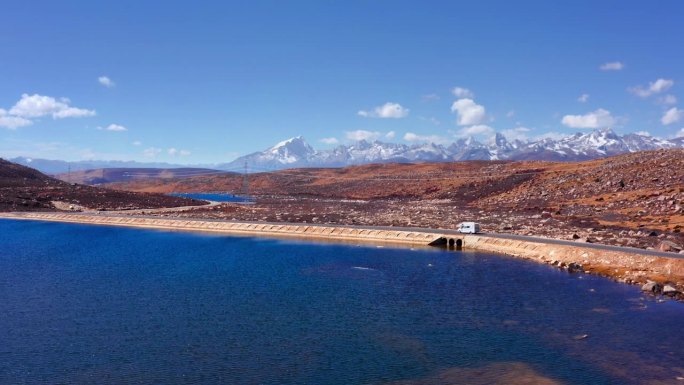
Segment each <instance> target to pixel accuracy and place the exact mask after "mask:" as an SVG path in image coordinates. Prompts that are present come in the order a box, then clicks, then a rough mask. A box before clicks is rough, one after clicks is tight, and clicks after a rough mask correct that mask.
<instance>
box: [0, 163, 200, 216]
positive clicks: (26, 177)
mask: <svg viewBox="0 0 684 385" xmlns="http://www.w3.org/2000/svg"><path fill="white" fill-rule="evenodd" d="M203 203H206V202H203V201H198V200H194V199H185V198H176V197H170V196H166V195H162V194H154V193H137V192H130V191H118V190H111V189H105V188H97V187H91V186H84V185H77V184H70V183H66V182H63V181H60V180H57V179H54V178H51V177H49V176H47V175H45V174H42V173H40V172H38V171H36V170H34V169H32V168H28V167H24V166H21V165H18V164H15V163H11V162H8V161H5V160H3V159H0V211H55V210H57V209H58V207H60V208H62V209H67V210H68V209H72V210H82V209H85V210H127V209H152V208H161V207H180V206H189V205H201V204H203Z"/></svg>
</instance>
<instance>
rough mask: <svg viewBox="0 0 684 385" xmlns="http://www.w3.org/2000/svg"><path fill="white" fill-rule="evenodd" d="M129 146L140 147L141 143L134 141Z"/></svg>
mask: <svg viewBox="0 0 684 385" xmlns="http://www.w3.org/2000/svg"><path fill="white" fill-rule="evenodd" d="M131 144H132V145H134V146H136V147H137V146H142V142H141V141H139V140H136V141H134V142H133V143H131Z"/></svg>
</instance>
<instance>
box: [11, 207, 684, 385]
mask: <svg viewBox="0 0 684 385" xmlns="http://www.w3.org/2000/svg"><path fill="white" fill-rule="evenodd" d="M0 245H1V246H2V247H1V248H0V383H2V384H17V383H20V384H23V383H27V384H62V383H65V384H81V383H98V384H105V383H111V384H133V383H135V384H138V383H155V384H187V383H197V384H200V383H201V384H206V383H209V384H212V383H214V384H390V383H398V384H466V385H467V384H642V383H643V384H677V383H680V384H681V383H684V382H682V381H679V380H677V377H678V376H681V377H684V332H682V331H683V330H684V329H683V328H684V327H683V326H682V325H684V305H683V304H681V303H676V302H672V301H667V302H664V303H657V302H656V301H655V300H654V299H652V298H649V297H645V296H643V295H642V294H641V293H640V292H639V290H638V288H635V287H631V286H627V285H622V284H617V283H613V282H610V281H608V280H605V279H601V278H597V277H592V276H585V275H569V274H567V273H565V272H562V271H559V270H555V269H553V268H551V267H548V266H545V265H538V264H535V263H531V262H527V261H522V260H517V259H512V258H507V257H501V256H495V255H488V254H481V253H470V252H453V251H451V252H449V251H445V250H439V249H416V250H411V249H408V248H390V247H384V248H379V247H374V246H358V245H351V244H350V245H340V244H320V243H318V244H317V243H308V242H300V241H284V240H273V239H261V238H242V237H227V236H218V235H204V234H191V233H180V232H165V231H155V230H141V229H126V228H116V227H97V226H86V225H74V224H57V223H45V222H28V221H26V222H24V221H12V220H0ZM584 335H587V337H586V338H583V339H582V338H581V337H583V336H584ZM523 381H527V382H523Z"/></svg>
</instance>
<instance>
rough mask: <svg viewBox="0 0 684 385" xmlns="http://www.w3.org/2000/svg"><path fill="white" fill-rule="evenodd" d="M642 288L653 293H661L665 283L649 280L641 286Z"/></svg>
mask: <svg viewBox="0 0 684 385" xmlns="http://www.w3.org/2000/svg"><path fill="white" fill-rule="evenodd" d="M641 290H643V291H646V292H649V293H653V294H660V293H662V292H663V285H661V284H659V283H658V282H653V281H648V282H646V283H645V284H644V285H643V286H642V287H641Z"/></svg>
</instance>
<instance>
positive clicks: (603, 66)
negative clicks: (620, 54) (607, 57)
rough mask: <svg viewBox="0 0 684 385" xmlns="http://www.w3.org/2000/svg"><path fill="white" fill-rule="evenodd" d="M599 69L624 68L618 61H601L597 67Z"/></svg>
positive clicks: (613, 69)
mask: <svg viewBox="0 0 684 385" xmlns="http://www.w3.org/2000/svg"><path fill="white" fill-rule="evenodd" d="M599 68H600V69H601V71H620V70H622V69H623V68H625V65H624V64H623V63H622V62H619V61H613V62H609V63H603V64H601V66H600V67H599Z"/></svg>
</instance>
